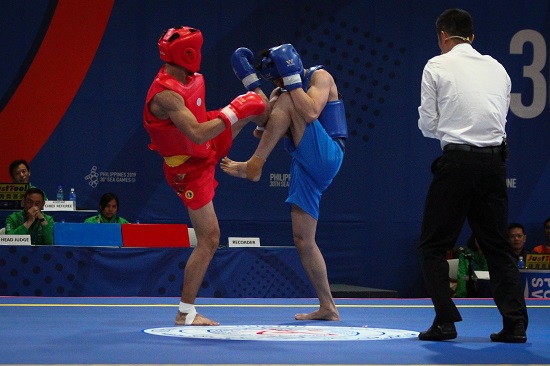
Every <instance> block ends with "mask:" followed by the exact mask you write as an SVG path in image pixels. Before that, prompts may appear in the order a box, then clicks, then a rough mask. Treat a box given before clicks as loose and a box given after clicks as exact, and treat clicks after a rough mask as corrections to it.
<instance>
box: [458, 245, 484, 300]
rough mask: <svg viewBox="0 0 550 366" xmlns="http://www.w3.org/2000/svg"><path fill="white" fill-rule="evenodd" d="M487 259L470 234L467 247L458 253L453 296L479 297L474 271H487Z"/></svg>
mask: <svg viewBox="0 0 550 366" xmlns="http://www.w3.org/2000/svg"><path fill="white" fill-rule="evenodd" d="M488 270H489V267H488V266H487V259H486V258H485V256H484V255H483V252H482V251H481V248H480V247H479V243H478V242H477V240H476V239H475V237H474V236H473V235H472V236H470V238H469V239H468V244H467V247H466V249H465V250H464V251H462V252H461V253H460V254H459V255H458V272H457V276H456V295H455V297H479V291H478V288H477V284H476V279H475V275H474V271H488Z"/></svg>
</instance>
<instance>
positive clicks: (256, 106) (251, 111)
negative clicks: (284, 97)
mask: <svg viewBox="0 0 550 366" xmlns="http://www.w3.org/2000/svg"><path fill="white" fill-rule="evenodd" d="M264 111H265V102H264V100H263V99H262V97H261V96H259V95H258V94H256V93H254V92H248V93H246V94H243V95H239V96H238V97H237V98H235V99H233V101H232V102H231V103H229V105H228V106H226V107H224V108H222V109H221V110H220V112H219V117H220V118H221V119H223V121H224V122H225V125H226V126H227V127H231V126H232V125H233V124H234V123H235V122H237V121H238V120H241V119H245V118H247V117H251V116H258V115H260V114H262V113H264Z"/></svg>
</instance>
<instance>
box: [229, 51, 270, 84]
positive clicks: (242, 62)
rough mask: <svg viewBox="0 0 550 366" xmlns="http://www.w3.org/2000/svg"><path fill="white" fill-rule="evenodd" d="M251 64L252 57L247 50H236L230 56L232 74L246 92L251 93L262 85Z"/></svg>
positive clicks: (250, 52) (252, 61)
mask: <svg viewBox="0 0 550 366" xmlns="http://www.w3.org/2000/svg"><path fill="white" fill-rule="evenodd" d="M252 63H254V55H253V54H252V51H250V50H249V49H248V48H245V47H240V48H237V49H236V50H235V52H233V54H232V55H231V67H232V68H233V72H234V73H235V75H236V76H237V78H238V79H239V80H240V81H242V82H243V85H244V87H245V88H246V89H247V90H248V91H253V90H254V89H256V88H257V87H259V86H260V85H261V84H262V82H261V81H260V79H259V78H258V75H257V74H256V70H255V69H254V67H253V66H252Z"/></svg>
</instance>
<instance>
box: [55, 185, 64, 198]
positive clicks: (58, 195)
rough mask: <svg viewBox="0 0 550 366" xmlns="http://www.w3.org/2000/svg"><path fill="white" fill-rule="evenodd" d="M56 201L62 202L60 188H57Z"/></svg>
mask: <svg viewBox="0 0 550 366" xmlns="http://www.w3.org/2000/svg"><path fill="white" fill-rule="evenodd" d="M56 200H57V201H63V200H64V199H63V187H61V186H57V196H56Z"/></svg>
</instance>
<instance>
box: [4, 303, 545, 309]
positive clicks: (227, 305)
mask: <svg viewBox="0 0 550 366" xmlns="http://www.w3.org/2000/svg"><path fill="white" fill-rule="evenodd" d="M195 305H196V306H198V307H209V308H218V307H219V308H229V307H230V308H311V307H317V306H319V305H318V304H311V305H304V304H296V305H291V304H195ZM177 306H178V305H177V304H46V303H40V304H38V303H37V304H23V303H22V304H0V307H115V308H116V307H121V308H122V307H130V308H137V307H169V308H173V307H177ZM336 306H337V307H338V308H364V309H369V308H372V309H376V308H380V309H388V308H390V309H408V308H412V309H423V308H433V305H429V304H426V305H352V304H336ZM456 306H457V307H458V308H472V309H480V308H488V309H489V308H490V309H493V308H496V305H459V304H457V305H456ZM527 307H528V308H531V309H534V308H538V309H548V308H550V305H527Z"/></svg>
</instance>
